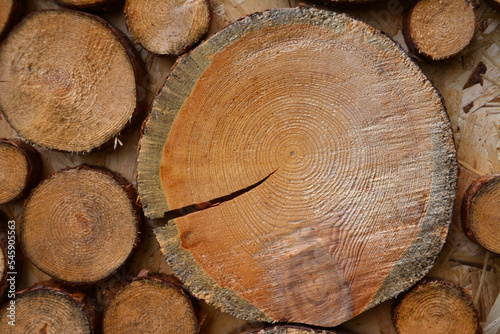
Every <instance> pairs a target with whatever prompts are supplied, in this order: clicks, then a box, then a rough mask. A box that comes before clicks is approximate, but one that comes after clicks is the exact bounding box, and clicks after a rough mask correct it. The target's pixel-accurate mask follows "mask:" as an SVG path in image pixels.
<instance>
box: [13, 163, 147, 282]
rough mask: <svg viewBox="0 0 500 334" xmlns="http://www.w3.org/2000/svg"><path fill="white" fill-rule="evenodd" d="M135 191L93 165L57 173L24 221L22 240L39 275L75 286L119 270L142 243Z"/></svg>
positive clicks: (29, 205)
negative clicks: (139, 241)
mask: <svg viewBox="0 0 500 334" xmlns="http://www.w3.org/2000/svg"><path fill="white" fill-rule="evenodd" d="M135 203H136V196H135V193H134V191H133V188H132V186H131V185H130V184H129V183H128V182H127V181H125V180H124V179H123V178H121V177H119V176H117V175H115V174H113V173H111V172H110V171H108V170H104V169H95V168H90V167H88V166H81V167H77V168H70V169H65V170H61V171H59V172H56V173H55V174H53V175H52V176H51V177H49V178H48V179H46V180H44V181H42V182H41V183H40V185H39V186H38V187H37V188H35V189H34V190H33V191H32V193H31V195H30V197H29V198H28V199H27V201H26V203H25V207H24V210H23V213H22V216H21V225H20V226H21V227H20V241H21V246H22V248H23V250H24V253H25V255H26V257H27V258H28V259H29V260H30V261H31V262H32V263H33V264H34V265H35V266H37V267H38V268H39V269H40V270H42V271H44V272H45V273H47V274H48V275H50V276H52V277H54V278H57V279H59V280H62V281H65V282H70V283H91V282H95V281H98V280H102V279H104V278H106V277H108V276H109V275H111V274H112V273H113V272H114V271H116V270H117V269H118V268H119V267H120V266H121V265H122V264H123V263H124V262H125V260H126V259H127V258H128V257H129V256H130V254H131V252H132V250H133V248H134V246H135V245H136V242H137V235H138V228H139V222H140V215H139V208H138V207H137V205H136V204H135Z"/></svg>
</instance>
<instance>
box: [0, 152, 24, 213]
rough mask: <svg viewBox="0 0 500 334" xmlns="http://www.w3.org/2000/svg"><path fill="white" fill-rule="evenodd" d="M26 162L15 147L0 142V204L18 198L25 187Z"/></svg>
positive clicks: (21, 153)
mask: <svg viewBox="0 0 500 334" xmlns="http://www.w3.org/2000/svg"><path fill="white" fill-rule="evenodd" d="M27 178H28V160H27V158H26V156H25V155H24V154H23V152H21V151H20V150H19V149H18V148H17V147H16V146H14V145H11V144H9V143H8V142H0V203H7V202H9V201H11V200H13V199H15V198H17V197H18V196H19V194H21V192H22V191H23V190H24V188H25V186H26V182H27Z"/></svg>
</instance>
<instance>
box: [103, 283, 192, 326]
mask: <svg viewBox="0 0 500 334" xmlns="http://www.w3.org/2000/svg"><path fill="white" fill-rule="evenodd" d="M153 331H154V333H156V334H163V333H164V334H169V333H176V334H196V333H198V332H199V323H198V319H197V317H196V314H195V312H194V309H193V306H192V304H191V301H190V299H189V297H188V296H187V295H186V293H185V292H184V291H183V290H182V289H181V288H180V286H179V284H178V283H177V282H176V281H175V280H173V279H171V278H169V277H168V276H159V275H156V276H149V277H146V278H140V279H138V280H136V281H134V282H132V283H130V284H128V285H126V286H125V287H124V288H122V289H121V290H120V291H119V292H118V293H117V294H116V296H115V297H114V298H113V299H112V300H111V302H110V304H109V305H108V306H107V308H106V310H105V313H104V319H103V333H104V334H126V333H130V334H134V333H150V332H153Z"/></svg>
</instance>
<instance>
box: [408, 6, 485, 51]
mask: <svg viewBox="0 0 500 334" xmlns="http://www.w3.org/2000/svg"><path fill="white" fill-rule="evenodd" d="M475 30H476V15H475V13H474V7H473V6H472V3H471V2H470V1H469V0H419V1H418V2H417V3H416V4H415V5H414V6H413V8H412V9H411V10H410V12H409V14H408V15H407V17H406V20H405V26H404V29H403V32H404V37H405V41H406V44H407V45H408V47H409V48H410V50H411V51H412V52H414V53H416V54H419V55H421V56H423V57H424V58H426V59H429V60H442V59H446V58H450V57H453V56H455V55H457V54H458V53H459V52H460V51H462V50H463V49H464V48H465V47H466V46H467V45H468V44H469V43H470V41H471V40H472V37H474V32H475Z"/></svg>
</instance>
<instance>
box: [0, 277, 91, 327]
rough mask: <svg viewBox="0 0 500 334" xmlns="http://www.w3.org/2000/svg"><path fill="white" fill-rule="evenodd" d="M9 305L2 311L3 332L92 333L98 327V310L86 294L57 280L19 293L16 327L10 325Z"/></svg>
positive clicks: (0, 317) (0, 320)
mask: <svg viewBox="0 0 500 334" xmlns="http://www.w3.org/2000/svg"><path fill="white" fill-rule="evenodd" d="M9 305H10V303H7V304H6V305H5V306H4V307H3V309H2V310H1V311H0V333H9V334H21V333H22V334H24V333H37V334H38V333H40V334H45V333H72V334H92V333H93V330H94V317H95V316H94V310H93V309H92V308H91V307H89V305H88V304H87V303H86V302H85V295H84V294H82V293H81V292H74V291H69V289H68V288H66V287H63V286H60V285H57V284H54V283H53V282H45V283H39V284H38V285H36V286H34V287H32V288H29V289H27V290H24V291H21V292H18V293H16V298H15V326H12V325H10V324H9V321H11V319H10V318H9V317H8V316H9V314H11V312H10V310H9V309H8V307H9Z"/></svg>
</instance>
